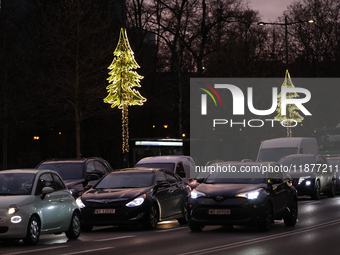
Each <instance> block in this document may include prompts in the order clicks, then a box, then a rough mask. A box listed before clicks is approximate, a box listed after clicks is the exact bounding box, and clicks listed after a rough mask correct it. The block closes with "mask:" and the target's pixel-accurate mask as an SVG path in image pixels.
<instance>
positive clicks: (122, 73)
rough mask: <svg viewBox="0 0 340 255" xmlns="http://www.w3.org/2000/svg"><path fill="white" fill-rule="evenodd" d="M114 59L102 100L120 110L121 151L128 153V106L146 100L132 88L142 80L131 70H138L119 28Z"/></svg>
mask: <svg viewBox="0 0 340 255" xmlns="http://www.w3.org/2000/svg"><path fill="white" fill-rule="evenodd" d="M113 55H114V56H115V58H114V59H113V61H112V63H111V65H110V66H109V67H108V69H110V70H111V71H110V72H109V75H110V77H109V78H107V80H108V81H109V84H110V85H108V86H107V87H106V89H107V91H108V93H109V94H108V96H107V97H106V98H104V102H105V103H109V104H111V108H114V107H116V106H118V108H119V109H122V138H123V144H122V150H123V153H124V152H129V143H128V140H129V127H128V106H129V105H143V103H144V102H145V101H146V98H144V97H142V96H141V95H140V93H139V92H138V91H136V90H135V89H132V87H140V84H139V81H140V79H142V78H143V76H140V75H139V74H137V73H136V72H135V71H132V69H136V68H139V65H138V64H137V62H136V61H135V58H134V54H133V51H132V49H131V47H130V44H129V41H128V39H127V34H126V29H124V28H121V30H120V35H119V41H118V45H117V47H116V49H115V51H114V53H113Z"/></svg>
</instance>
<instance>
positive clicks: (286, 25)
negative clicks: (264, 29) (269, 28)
mask: <svg viewBox="0 0 340 255" xmlns="http://www.w3.org/2000/svg"><path fill="white" fill-rule="evenodd" d="M306 22H308V23H313V22H314V20H312V19H310V20H299V21H294V22H288V16H287V15H285V23H271V22H262V21H261V22H258V23H257V25H259V26H264V25H279V26H285V41H286V70H288V65H289V64H288V63H289V62H288V26H289V25H294V24H298V23H306Z"/></svg>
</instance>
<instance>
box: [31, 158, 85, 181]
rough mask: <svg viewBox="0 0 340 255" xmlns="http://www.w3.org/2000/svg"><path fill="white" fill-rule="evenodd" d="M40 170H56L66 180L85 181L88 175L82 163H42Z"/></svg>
mask: <svg viewBox="0 0 340 255" xmlns="http://www.w3.org/2000/svg"><path fill="white" fill-rule="evenodd" d="M38 169H48V170H54V171H56V172H58V173H59V174H60V176H61V177H62V178H63V179H64V180H71V179H83V178H85V175H86V173H85V169H84V164H83V163H82V162H46V163H42V164H41V165H40V166H39V167H38Z"/></svg>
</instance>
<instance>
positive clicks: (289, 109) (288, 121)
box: [274, 69, 303, 137]
mask: <svg viewBox="0 0 340 255" xmlns="http://www.w3.org/2000/svg"><path fill="white" fill-rule="evenodd" d="M283 87H287V88H294V87H295V86H294V84H293V82H292V80H291V78H290V74H289V72H288V69H287V70H286V75H285V80H284V82H283V84H282V86H281V88H283ZM296 97H299V95H298V94H297V93H295V92H290V93H287V94H286V98H296ZM277 98H278V103H277V105H278V108H277V109H276V111H277V113H278V115H277V116H275V117H274V119H275V120H278V121H280V122H281V123H282V122H283V123H285V125H286V126H287V137H292V128H291V126H292V124H293V122H294V123H295V122H296V123H298V122H301V121H302V120H303V117H302V116H301V115H300V114H299V113H298V112H297V111H296V110H297V109H298V108H297V107H296V106H295V104H287V106H286V113H287V115H281V92H280V94H279V95H278V96H277Z"/></svg>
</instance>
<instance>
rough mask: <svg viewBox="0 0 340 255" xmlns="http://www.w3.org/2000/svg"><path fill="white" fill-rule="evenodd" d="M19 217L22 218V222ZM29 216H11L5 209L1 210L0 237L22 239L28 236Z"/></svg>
mask: <svg viewBox="0 0 340 255" xmlns="http://www.w3.org/2000/svg"><path fill="white" fill-rule="evenodd" d="M14 217H16V218H14ZM18 217H20V219H21V220H20V222H19V218H18ZM27 218H28V217H27V216H25V215H21V214H15V215H12V216H9V215H7V214H6V213H5V210H0V239H21V238H24V237H26V233H27V224H28V220H27ZM13 222H16V223H13Z"/></svg>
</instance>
